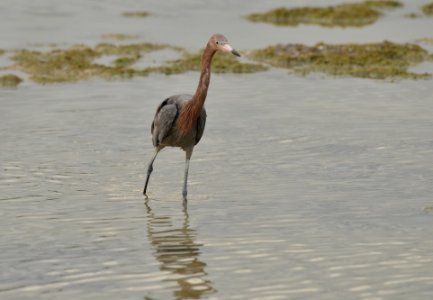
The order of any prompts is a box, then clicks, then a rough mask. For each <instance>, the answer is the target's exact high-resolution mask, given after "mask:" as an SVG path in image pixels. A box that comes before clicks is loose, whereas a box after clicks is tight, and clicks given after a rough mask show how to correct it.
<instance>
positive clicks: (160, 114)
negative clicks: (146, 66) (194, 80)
mask: <svg viewBox="0 0 433 300" xmlns="http://www.w3.org/2000/svg"><path fill="white" fill-rule="evenodd" d="M217 51H221V52H231V53H232V54H234V55H236V56H240V54H239V53H238V52H237V51H236V50H235V49H233V48H232V46H230V44H229V43H228V42H227V39H226V38H225V37H224V36H223V35H221V34H214V35H212V36H211V38H210V39H209V41H208V43H207V45H206V48H205V50H204V52H203V55H202V57H201V74H200V80H199V83H198V86H197V90H196V91H195V94H194V95H175V96H171V97H169V98H167V99H165V100H164V101H162V103H161V104H160V105H159V106H158V108H157V109H156V113H155V117H154V119H153V122H152V129H151V132H152V142H153V146H154V147H155V154H154V155H153V157H152V159H151V160H150V162H149V166H148V168H147V176H146V183H145V185H144V191H143V194H144V195H145V196H146V199H147V194H146V190H147V184H148V183H149V178H150V174H151V173H152V171H153V162H154V161H155V158H156V156H157V155H158V153H159V151H161V150H162V149H163V148H164V147H167V146H169V147H180V148H182V149H183V150H184V151H185V153H186V160H185V174H184V182H183V189H182V196H183V200H184V202H185V201H186V196H187V193H188V192H187V181H188V168H189V160H190V159H191V155H192V151H193V149H194V146H195V145H197V143H198V142H199V141H200V139H201V137H202V135H203V131H204V126H205V124H206V110H205V108H204V101H205V100H206V95H207V89H208V88H209V83H210V73H211V63H212V58H213V56H214V55H215V53H216V52H217Z"/></svg>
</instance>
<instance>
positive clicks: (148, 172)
mask: <svg viewBox="0 0 433 300" xmlns="http://www.w3.org/2000/svg"><path fill="white" fill-rule="evenodd" d="M152 171H153V167H152V165H150V166H149V167H148V168H147V175H150V173H152Z"/></svg>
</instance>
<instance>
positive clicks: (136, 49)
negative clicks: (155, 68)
mask: <svg viewBox="0 0 433 300" xmlns="http://www.w3.org/2000/svg"><path fill="white" fill-rule="evenodd" d="M165 47H168V46H166V45H158V44H148V43H141V44H130V45H113V44H108V43H102V44H98V45H96V46H95V47H94V48H90V47H87V46H82V45H79V46H73V47H71V48H68V49H54V50H51V51H30V50H17V51H15V53H14V55H13V56H12V60H13V61H15V65H14V66H13V68H15V69H18V70H21V71H24V72H26V73H28V74H29V75H30V79H32V80H33V81H35V82H37V83H53V82H64V81H79V80H87V79H91V78H94V77H102V78H107V79H109V78H113V77H132V76H134V75H146V74H148V73H149V72H148V71H146V70H137V69H133V68H130V67H129V66H130V65H131V64H133V63H134V62H135V61H136V60H138V59H139V58H140V57H141V55H143V54H145V53H148V52H151V51H157V50H160V49H163V48H165ZM103 55H117V56H119V58H118V60H116V61H115V66H105V65H101V64H97V63H95V62H94V60H95V59H96V58H98V57H101V56H103Z"/></svg>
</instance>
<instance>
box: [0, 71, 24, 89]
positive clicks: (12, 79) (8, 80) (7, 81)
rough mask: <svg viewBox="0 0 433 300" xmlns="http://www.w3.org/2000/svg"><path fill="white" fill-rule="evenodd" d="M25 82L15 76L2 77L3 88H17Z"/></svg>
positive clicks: (0, 83) (0, 79) (0, 78)
mask: <svg viewBox="0 0 433 300" xmlns="http://www.w3.org/2000/svg"><path fill="white" fill-rule="evenodd" d="M22 81H23V80H22V79H21V78H20V77H18V76H17V75H14V74H6V75H3V76H0V86H1V87H16V86H17V85H19V84H20V83H21V82H22Z"/></svg>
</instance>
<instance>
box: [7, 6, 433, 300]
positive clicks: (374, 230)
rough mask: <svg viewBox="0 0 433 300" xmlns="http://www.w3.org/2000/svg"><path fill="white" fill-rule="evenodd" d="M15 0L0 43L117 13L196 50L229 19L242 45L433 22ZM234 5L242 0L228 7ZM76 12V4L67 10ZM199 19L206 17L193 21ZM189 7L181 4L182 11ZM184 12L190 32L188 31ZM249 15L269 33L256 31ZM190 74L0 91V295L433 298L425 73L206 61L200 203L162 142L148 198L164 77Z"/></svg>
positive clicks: (384, 32)
mask: <svg viewBox="0 0 433 300" xmlns="http://www.w3.org/2000/svg"><path fill="white" fill-rule="evenodd" d="M302 2H303V1H302ZM418 2H419V3H424V2H423V1H414V2H411V3H418ZM2 3H3V2H2ZM5 3H6V4H7V2H5ZM11 3H12V2H11ZM13 3H14V4H10V3H9V4H10V5H11V6H10V7H9V8H8V10H9V12H10V13H5V9H4V7H5V6H6V4H2V5H1V6H4V7H1V9H0V11H1V12H2V14H3V16H5V15H8V16H7V17H6V19H5V18H0V20H1V21H0V22H1V24H5V23H6V24H15V23H14V22H16V21H13V20H15V19H13V18H12V16H14V14H15V16H19V17H20V19H21V20H22V22H23V23H22V24H21V25H20V26H17V27H14V28H16V29H14V30H15V31H7V32H5V29H4V28H5V27H4V26H0V28H2V34H3V32H5V34H6V36H5V38H4V40H3V41H2V43H3V44H0V48H13V47H24V46H27V45H28V44H30V43H33V42H48V41H49V42H56V43H60V44H61V43H67V44H69V43H75V42H86V43H96V42H97V41H98V37H99V36H100V35H101V34H105V33H112V32H121V33H125V34H138V35H140V36H141V37H142V38H143V39H144V40H147V39H149V41H151V42H172V43H173V44H175V45H178V46H187V47H190V48H191V49H198V48H200V47H202V42H203V40H206V38H207V36H208V35H209V33H211V32H213V31H214V28H217V27H218V31H221V32H223V33H225V34H226V35H227V36H228V37H229V39H230V40H231V42H232V44H233V45H234V46H236V47H238V48H239V49H242V50H247V49H250V48H259V47H262V46H265V45H267V44H269V43H276V42H289V41H291V37H292V35H291V34H292V33H295V32H297V33H296V34H295V35H293V39H294V40H293V42H305V43H309V42H316V41H319V39H321V40H325V39H326V41H327V42H336V41H338V42H340V41H343V42H354V41H355V42H356V41H363V40H364V39H365V40H366V41H375V40H377V39H378V40H382V39H385V38H386V39H389V40H392V41H406V42H412V41H413V39H415V38H418V37H428V33H427V32H426V30H427V29H426V28H425V27H424V25H425V24H426V22H430V23H429V24H432V22H433V21H432V20H433V19H430V20H429V19H426V18H421V19H419V20H417V19H416V20H410V19H403V18H401V17H400V12H401V13H403V12H405V10H410V9H411V7H414V5H415V4H410V3H406V2H405V4H407V6H408V8H407V9H405V10H401V11H399V13H397V11H396V12H394V13H392V14H391V15H390V16H388V17H386V18H384V19H383V20H381V21H379V22H378V23H377V24H376V25H373V26H372V27H367V28H365V29H357V30H352V29H351V30H338V29H337V30H336V29H332V30H331V29H326V30H325V29H319V28H318V27H314V28H313V27H312V26H300V27H298V28H276V27H272V26H268V25H257V24H252V23H248V22H247V21H243V20H242V19H239V15H243V14H244V13H245V14H246V13H249V12H251V11H256V10H262V9H267V8H272V7H275V6H278V5H281V4H282V3H283V2H278V1H277V2H272V3H264V2H263V3H262V2H260V1H252V2H251V3H242V4H239V3H235V2H232V1H225V2H206V3H202V4H201V2H200V3H199V2H196V1H186V2H184V3H183V5H184V6H183V7H179V6H180V5H181V4H180V3H179V4H176V3H178V2H174V1H169V2H165V3H164V4H162V3H159V2H156V1H154V2H149V4H148V7H142V6H139V7H137V10H142V9H148V10H149V11H151V12H154V14H155V16H153V17H149V19H143V20H136V19H133V20H131V19H126V18H122V17H121V16H120V13H121V12H123V11H126V10H128V11H130V10H133V7H131V6H129V7H128V8H127V9H126V8H125V9H124V8H123V6H121V5H120V4H116V3H117V2H115V1H110V2H108V3H109V4H107V6H105V5H104V6H102V4H101V3H93V4H84V3H83V2H82V1H75V2H73V3H74V4H72V3H71V4H68V5H65V6H62V7H61V8H56V7H53V5H50V2H49V1H35V2H32V3H34V4H33V5H34V7H30V6H25V5H24V4H23V3H24V1H21V2H20V1H18V2H13ZM86 3H87V2H86ZM293 3H294V5H295V4H299V3H300V2H298V1H294V2H293ZM303 3H304V2H303ZM309 3H310V2H309ZM317 3H318V2H317V1H311V4H317ZM327 3H328V2H327ZM329 3H334V1H329ZM335 3H336V2H335ZM229 4H230V5H233V6H234V9H233V10H230V11H229V12H228V13H227V15H223V16H222V17H219V16H221V11H222V10H224V9H225V7H226V6H227V5H229ZM135 5H138V4H135ZM170 5H177V8H178V9H179V11H178V13H176V12H175V11H174V10H168V9H167V7H169V6H170ZM92 7H93V8H92ZM101 7H103V8H104V9H101ZM175 7H176V6H175ZM87 8H92V9H87ZM173 9H174V8H173ZM98 11H99V13H100V15H98V14H96V13H95V12H98ZM118 12H119V16H118V14H117V13H118ZM78 14H80V15H81V16H82V18H83V22H81V23H80V24H78V25H77V27H73V26H72V25H71V24H76V22H73V21H74V20H75V21H76V19H75V17H76V16H77V15H78ZM95 14H96V15H95ZM199 14H203V15H199ZM24 16H26V17H28V18H27V19H24ZM74 16H75V17H74ZM92 16H94V18H93V21H92ZM110 16H111V19H110ZM169 16H172V17H173V18H168V17H169ZM202 18H208V20H209V22H208V23H207V24H206V25H205V26H202V27H200V28H199V26H195V27H193V26H191V27H188V26H187V25H188V24H193V23H194V22H199V21H200V20H201V19H202ZM221 18H222V19H221ZM113 20H115V21H116V22H114V21H113ZM180 20H183V21H185V22H186V20H189V21H187V23H185V27H184V28H183V27H181V26H177V27H173V26H171V25H173V23H175V21H179V22H180ZM32 22H34V26H31V24H32ZM86 22H87V23H86ZM164 22H166V23H164ZM188 22H190V23H188ZM53 24H54V25H55V24H58V25H59V26H54V25H53ZM61 24H62V25H61ZM68 24H69V25H68ZM89 24H92V25H93V26H90V27H89ZM138 24H140V25H138ZM396 24H399V25H401V24H403V25H401V26H403V28H405V30H404V31H402V30H400V29H399V27H398V26H397V25H396ZM420 24H423V26H421V25H420ZM60 25H61V26H60ZM217 25H220V26H217ZM406 25H407V26H409V25H410V26H413V27H406ZM47 26H48V27H49V28H51V32H49V31H47V30H48V29H47V28H48V27H47ZM85 26H87V27H89V30H86V31H83V30H80V29H81V27H85ZM418 26H419V27H422V29H419V27H418ZM155 28H159V29H160V30H161V31H160V32H161V35H158V36H157V35H156V31H155ZM188 28H190V29H191V28H194V33H193V34H188V35H186V37H183V38H182V37H181V36H179V32H180V31H181V30H188ZM248 28H249V30H250V29H251V28H261V29H263V34H262V33H260V34H257V35H256V36H254V35H251V34H245V30H247V29H248ZM430 28H431V27H430ZM313 29H314V32H316V35H315V36H308V33H309V32H310V30H313ZM170 32H171V33H170ZM246 32H248V31H246ZM268 32H269V33H271V32H272V34H267V33H268ZM324 32H326V34H322V33H324ZM353 32H356V33H357V34H356V35H353V34H351V33H353ZM169 33H170V35H169ZM373 33H374V34H373ZM296 36H298V37H300V36H302V38H299V40H297V38H296ZM409 36H410V37H409ZM199 37H202V38H199ZM349 37H350V39H349ZM426 68H427V69H429V70H428V71H429V72H431V71H432V70H431V68H430V67H429V66H427V67H426ZM197 78H198V74H197V73H193V72H192V73H186V74H182V75H175V76H163V75H151V76H149V77H144V78H134V79H131V80H125V81H122V80H119V81H100V80H93V81H87V82H80V83H65V84H55V85H46V86H41V85H36V84H33V83H31V82H30V81H26V82H25V83H24V84H22V85H20V86H19V87H18V88H17V89H2V90H1V92H0V103H1V110H0V120H1V122H0V124H1V126H0V141H1V142H0V162H1V170H2V172H0V190H1V195H0V214H1V218H0V224H1V226H2V229H3V233H2V236H1V238H0V249H1V251H0V261H1V265H2V267H1V271H0V298H2V299H35V298H43V299H58V298H63V299H72V298H75V299H77V298H78V299H119V298H127V299H143V298H144V299H191V298H195V299H198V298H202V299H353V298H355V299H408V298H411V299H430V298H431V295H432V293H433V271H432V269H433V255H432V249H433V240H432V238H431V237H432V235H433V226H432V222H433V219H432V218H433V215H432V213H431V212H430V211H429V210H428V209H425V208H428V207H432V206H433V198H432V187H433V158H432V157H433V137H432V132H433V118H432V116H433V100H432V99H433V80H419V81H411V80H403V81H400V82H396V83H392V82H384V81H373V80H366V79H350V78H330V77H326V76H323V75H312V76H308V77H299V76H296V75H291V74H288V73H287V72H286V71H284V70H277V69H271V70H270V71H268V72H262V73H256V74H250V75H230V74H221V75H213V77H212V82H211V87H210V90H209V94H208V99H207V102H206V107H207V111H208V123H207V124H206V131H205V134H204V137H203V139H202V141H201V142H200V144H199V145H198V146H197V147H196V149H195V152H194V154H193V159H192V162H191V165H190V186H189V204H188V209H187V210H186V211H185V210H183V208H182V204H181V186H182V174H183V163H184V154H183V153H182V152H181V151H179V150H178V149H165V150H164V151H163V152H162V153H161V154H160V156H159V157H158V159H157V160H156V162H155V164H154V173H153V174H152V178H151V182H150V185H149V194H150V198H151V199H150V202H149V206H148V207H147V206H145V205H144V203H143V197H142V195H141V190H142V186H143V183H144V176H145V168H146V164H147V162H148V160H149V158H150V156H151V153H152V151H153V149H152V146H151V139H150V123H151V120H152V117H153V114H154V110H155V108H156V106H157V105H158V104H159V102H160V101H161V100H163V99H164V98H165V97H166V96H169V95H171V94H174V93H184V92H186V93H190V92H192V91H193V90H194V89H195V87H196V83H197Z"/></svg>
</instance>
